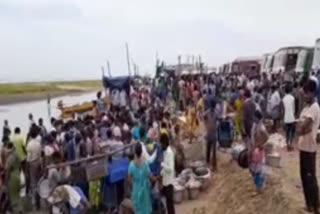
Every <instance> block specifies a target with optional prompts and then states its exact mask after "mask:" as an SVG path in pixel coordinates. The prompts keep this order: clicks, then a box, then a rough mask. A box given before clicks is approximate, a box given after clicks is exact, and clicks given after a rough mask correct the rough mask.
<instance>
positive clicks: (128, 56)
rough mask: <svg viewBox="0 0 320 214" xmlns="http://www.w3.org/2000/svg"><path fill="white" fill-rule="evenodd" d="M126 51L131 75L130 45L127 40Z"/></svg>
mask: <svg viewBox="0 0 320 214" xmlns="http://www.w3.org/2000/svg"><path fill="white" fill-rule="evenodd" d="M126 53H127V63H128V72H129V76H130V77H131V68H130V55H129V46H128V43H127V42H126Z"/></svg>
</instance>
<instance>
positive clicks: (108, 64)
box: [107, 60, 112, 77]
mask: <svg viewBox="0 0 320 214" xmlns="http://www.w3.org/2000/svg"><path fill="white" fill-rule="evenodd" d="M107 68H108V74H109V77H112V75H111V68H110V62H109V60H107Z"/></svg>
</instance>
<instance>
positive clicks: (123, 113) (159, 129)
mask: <svg viewBox="0 0 320 214" xmlns="http://www.w3.org/2000/svg"><path fill="white" fill-rule="evenodd" d="M285 76H286V75H283V74H279V75H271V76H270V75H267V74H265V73H263V74H261V75H259V76H255V77H247V76H246V75H244V74H242V75H224V74H212V75H200V76H186V77H175V76H164V77H159V78H157V79H155V80H149V81H147V80H144V81H138V82H132V84H131V88H130V90H129V93H127V90H111V89H108V90H107V91H106V92H105V93H104V95H103V93H101V92H98V94H97V98H96V100H94V101H93V104H94V107H93V109H92V111H91V112H89V113H87V114H84V115H74V117H73V118H70V119H69V120H67V121H64V120H60V119H58V118H51V119H50V125H49V126H45V125H44V121H43V119H42V118H39V120H38V121H37V122H36V121H35V120H34V116H33V114H29V116H28V120H29V121H30V127H29V128H28V130H24V131H27V135H26V136H24V135H23V134H22V133H23V132H22V131H23V130H21V127H15V128H14V129H13V130H11V127H10V124H9V121H7V120H5V121H4V125H3V135H2V136H3V138H2V144H1V158H0V175H1V176H0V184H1V185H0V200H1V201H0V213H6V212H7V213H10V212H13V210H14V208H15V207H14V203H19V202H17V201H14V198H29V199H30V200H31V202H32V205H33V207H34V208H35V209H40V207H41V206H42V205H43V203H41V199H40V196H39V191H37V189H38V184H39V181H40V180H41V179H42V178H47V179H48V180H49V186H50V196H49V197H48V199H47V202H46V203H45V205H46V206H48V207H49V209H50V212H51V213H59V212H62V211H61V210H63V208H62V207H61V204H68V206H67V207H69V208H70V210H72V209H75V210H80V212H82V213H85V212H86V210H88V209H93V208H96V209H100V208H101V207H102V206H101V205H102V204H103V203H102V195H101V191H100V190H101V188H100V187H99V186H100V185H101V184H100V180H96V181H87V182H82V183H77V182H72V181H71V180H70V177H71V176H70V174H71V172H70V171H71V170H70V165H68V164H65V165H61V163H71V162H72V161H75V160H81V159H85V158H88V157H95V156H96V155H99V154H110V153H112V159H113V160H116V159H121V158H127V159H128V160H130V164H129V166H128V176H127V178H126V182H125V183H126V184H128V185H129V186H130V187H131V188H125V190H126V191H128V190H130V191H129V193H128V194H126V193H124V194H122V195H121V196H120V199H119V202H118V204H117V207H116V208H115V210H117V211H119V212H122V213H125V212H128V210H129V212H130V210H131V212H134V213H141V214H150V213H152V212H153V210H154V209H155V208H154V203H153V202H154V200H155V198H156V197H155V196H154V191H153V190H154V188H156V187H157V188H159V189H161V195H162V196H163V197H164V198H165V199H166V209H167V212H168V213H169V214H174V213H175V207H174V201H173V194H174V187H173V183H174V179H175V176H176V174H178V173H179V172H181V171H182V170H183V169H184V167H185V155H184V149H183V144H182V142H184V141H185V140H186V141H188V142H189V143H198V138H199V135H198V131H199V129H200V132H205V133H206V134H205V136H206V137H205V141H206V148H207V151H206V161H207V163H208V166H210V168H211V169H212V170H213V171H216V170H217V155H216V151H217V146H218V145H219V144H220V145H221V144H222V143H223V142H222V139H224V137H225V135H223V134H222V133H221V132H220V131H219V130H220V127H221V124H222V121H224V122H225V121H227V122H228V124H229V125H230V126H229V127H230V129H232V130H234V139H235V140H237V141H239V142H242V141H243V142H244V144H245V145H246V148H247V149H248V151H249V155H248V156H249V169H250V172H251V174H252V177H253V181H254V184H255V186H256V188H257V190H258V191H261V188H262V186H263V181H264V177H263V175H262V174H263V173H262V165H263V162H264V159H265V158H264V156H265V155H264V148H265V144H266V142H267V140H268V136H269V134H268V133H269V132H270V131H271V132H277V131H279V127H280V124H283V125H284V128H285V133H286V140H287V148H288V151H289V152H291V151H293V150H294V147H293V143H294V142H295V139H298V143H299V146H298V149H299V150H300V169H301V179H302V184H303V189H304V194H305V199H306V206H307V210H309V211H313V212H315V213H318V207H319V204H318V185H317V179H316V174H315V166H316V151H317V147H316V134H317V130H318V127H319V125H320V110H319V105H318V102H317V96H318V95H319V88H320V87H319V82H318V78H317V77H315V76H312V75H311V76H310V77H309V76H308V77H304V76H303V77H299V76H297V75H296V74H294V75H292V76H291V78H284V77H285ZM106 101H107V102H106ZM319 101H320V100H319ZM177 115H182V116H185V118H186V119H185V121H183V123H181V121H180V122H178V121H179V119H177V118H178V117H177ZM266 119H271V120H272V122H273V123H272V127H271V129H270V130H269V129H268V127H266V126H265V123H264V122H265V120H266ZM202 124H204V126H205V129H204V130H201V127H202ZM267 130H268V131H269V132H268V131H267ZM130 145H131V146H130ZM54 166H55V167H54ZM126 184H125V185H126ZM17 186H18V187H17ZM62 201H63V202H65V203H61V202H62ZM47 203H48V204H49V205H48V204H47ZM20 211H21V210H20Z"/></svg>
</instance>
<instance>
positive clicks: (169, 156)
mask: <svg viewBox="0 0 320 214" xmlns="http://www.w3.org/2000/svg"><path fill="white" fill-rule="evenodd" d="M160 143H161V146H162V147H163V149H164V154H163V162H162V163H161V168H162V169H161V175H162V185H163V195H164V197H165V198H166V203H167V210H168V214H175V209H174V200H173V193H174V188H173V182H174V178H175V168H174V153H173V151H172V149H171V146H170V145H169V137H168V135H167V134H162V135H161V136H160Z"/></svg>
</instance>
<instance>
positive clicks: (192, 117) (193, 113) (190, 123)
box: [186, 105, 198, 143]
mask: <svg viewBox="0 0 320 214" xmlns="http://www.w3.org/2000/svg"><path fill="white" fill-rule="evenodd" d="M186 123H187V131H188V136H189V140H190V142H189V143H192V141H193V139H194V138H195V131H196V130H197V128H198V119H197V109H196V107H195V106H191V105H190V107H189V109H188V112H187V117H186Z"/></svg>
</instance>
